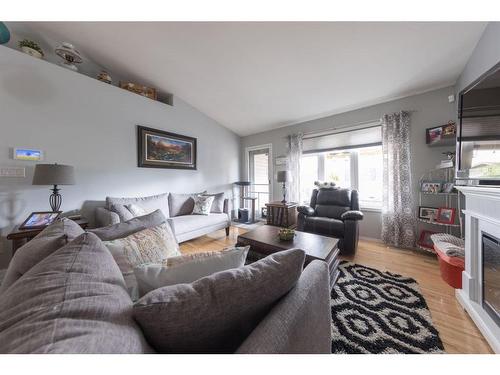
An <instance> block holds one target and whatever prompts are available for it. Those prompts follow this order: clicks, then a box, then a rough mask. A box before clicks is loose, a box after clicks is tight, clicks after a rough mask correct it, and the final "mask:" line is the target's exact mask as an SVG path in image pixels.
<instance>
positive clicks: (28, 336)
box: [0, 233, 151, 353]
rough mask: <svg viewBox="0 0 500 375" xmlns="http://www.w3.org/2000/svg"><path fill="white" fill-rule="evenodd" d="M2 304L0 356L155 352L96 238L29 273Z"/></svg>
mask: <svg viewBox="0 0 500 375" xmlns="http://www.w3.org/2000/svg"><path fill="white" fill-rule="evenodd" d="M0 300H1V301H0V304H1V306H2V309H1V310H0V353H143V352H150V351H151V349H150V347H149V346H148V344H147V342H146V341H145V339H144V337H143V335H142V333H141V330H140V329H139V327H138V326H137V324H136V323H135V321H134V320H133V318H132V301H131V299H130V297H129V296H128V294H127V291H126V289H125V283H124V281H123V277H122V275H121V273H120V270H119V269H118V266H117V265H116V263H115V261H114V260H113V257H112V256H111V254H110V253H109V251H108V250H107V249H106V247H105V246H104V245H103V244H102V242H101V241H100V240H99V238H97V236H95V235H94V234H92V233H84V234H82V235H80V236H79V237H78V238H76V239H75V240H74V241H73V242H71V243H69V244H67V245H66V246H64V247H62V248H61V249H59V250H57V251H56V252H55V253H53V254H52V255H50V256H48V257H47V258H45V259H44V260H42V261H41V262H40V263H38V264H37V265H36V266H34V267H33V268H31V269H30V270H29V271H28V272H27V273H26V274H24V275H23V277H21V278H20V279H19V280H18V281H17V282H16V283H15V284H14V285H12V287H10V288H9V289H8V290H7V291H6V292H5V293H4V294H3V295H2V296H1V297H0Z"/></svg>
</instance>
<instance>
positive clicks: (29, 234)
mask: <svg viewBox="0 0 500 375" xmlns="http://www.w3.org/2000/svg"><path fill="white" fill-rule="evenodd" d="M73 221H74V222H75V223H77V224H78V225H80V227H82V229H86V228H87V227H88V225H89V222H88V221H87V220H86V219H78V220H73ZM44 229H45V228H38V229H19V226H17V227H15V228H14V229H13V230H12V232H10V233H9V234H8V235H7V239H8V240H11V241H12V255H14V253H15V252H16V250H17V249H19V248H20V247H21V246H23V245H24V244H25V243H26V242H28V241H31V240H32V239H33V238H34V237H36V236H37V235H38V234H39V233H40V232H41V231H42V230H44Z"/></svg>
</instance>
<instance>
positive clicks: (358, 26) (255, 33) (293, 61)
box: [30, 22, 486, 136]
mask: <svg viewBox="0 0 500 375" xmlns="http://www.w3.org/2000/svg"><path fill="white" fill-rule="evenodd" d="M485 26H486V24H485V23H474V22H432V23H421V22H396V23H391V22H379V23H369V22H299V23H290V22H270V23H255V22H254V23H252V22H241V23H238V22H231V23H222V22H213V23H206V22H144V23H141V22H101V23H98V22H76V23H71V22H37V23H30V28H31V29H33V30H36V31H37V32H39V33H40V34H41V35H43V34H44V33H48V34H50V35H52V36H53V37H56V38H59V39H60V40H61V41H62V40H65V41H69V42H72V43H74V44H75V46H77V48H78V49H80V50H81V51H82V52H84V54H85V55H86V56H88V57H89V58H92V59H93V60H94V61H96V62H98V63H99V64H101V65H102V66H105V67H108V68H109V69H110V70H111V71H113V72H116V73H118V74H120V75H121V76H125V77H126V76H127V75H133V76H134V77H139V78H142V79H143V80H144V82H151V83H153V84H154V85H155V86H156V87H158V88H159V89H160V90H164V91H167V92H171V93H173V94H174V95H175V96H178V97H180V98H182V99H183V100H184V101H186V102H188V103H189V104H191V105H192V106H194V107H196V108H198V109H199V110H201V111H202V112H204V113H206V114H207V115H208V116H210V117H212V118H213V119H215V120H217V121H218V122H219V123H221V124H222V125H224V126H226V127H227V128H229V129H232V130H233V131H234V132H236V133H237V134H239V135H242V136H243V135H248V134H252V133H257V132H260V131H265V130H269V129H272V128H276V127H280V126H284V125H287V124H291V123H296V122H299V121H302V120H307V119H312V118H317V117H321V116H324V115H329V114H334V113H339V112H343V111H346V110H350V109H355V108H360V107H363V106H366V105H370V104H376V103H379V102H383V101H387V100H391V99H394V98H398V97H403V96H408V95H411V94H414V93H418V92H424V91H428V90H431V89H435V88H440V87H444V86H448V85H452V84H454V83H455V81H456V80H457V78H458V76H459V74H460V73H461V71H462V69H463V68H464V66H465V64H466V62H467V60H468V58H469V56H470V55H471V53H472V50H473V49H474V47H475V45H476V43H477V41H478V40H479V38H480V36H481V34H482V32H483V31H484V28H485Z"/></svg>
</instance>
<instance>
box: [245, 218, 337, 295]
mask: <svg viewBox="0 0 500 375" xmlns="http://www.w3.org/2000/svg"><path fill="white" fill-rule="evenodd" d="M279 230H280V228H278V227H275V226H271V225H263V226H261V227H259V228H257V229H255V230H252V231H250V232H247V233H245V234H241V235H239V236H238V240H237V245H238V246H247V245H249V246H250V252H249V254H248V258H249V260H258V259H260V258H263V257H266V256H268V255H271V254H274V253H276V252H278V251H282V250H288V249H293V248H298V249H302V250H304V251H305V252H306V261H305V265H307V264H309V263H310V262H312V261H313V260H316V259H319V260H322V261H324V262H326V263H327V264H328V269H329V272H330V288H333V286H334V285H335V283H336V282H337V278H338V276H339V270H338V265H339V263H340V259H339V254H340V250H339V248H338V243H339V240H338V239H337V238H332V237H326V236H321V235H319V234H314V233H306V232H299V231H296V232H295V238H294V239H293V240H292V241H280V239H279V238H278V232H279Z"/></svg>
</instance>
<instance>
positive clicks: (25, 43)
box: [19, 39, 43, 59]
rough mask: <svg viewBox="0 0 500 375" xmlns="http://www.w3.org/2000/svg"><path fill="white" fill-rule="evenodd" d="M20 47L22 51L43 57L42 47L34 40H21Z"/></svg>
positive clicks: (38, 57)
mask: <svg viewBox="0 0 500 375" xmlns="http://www.w3.org/2000/svg"><path fill="white" fill-rule="evenodd" d="M19 48H21V51H23V52H24V53H27V54H28V55H30V56H33V57H36V58H37V59H41V58H42V57H43V51H42V49H41V48H40V46H39V45H38V44H37V43H35V42H33V41H32V40H28V39H23V40H21V41H20V42H19Z"/></svg>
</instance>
